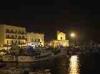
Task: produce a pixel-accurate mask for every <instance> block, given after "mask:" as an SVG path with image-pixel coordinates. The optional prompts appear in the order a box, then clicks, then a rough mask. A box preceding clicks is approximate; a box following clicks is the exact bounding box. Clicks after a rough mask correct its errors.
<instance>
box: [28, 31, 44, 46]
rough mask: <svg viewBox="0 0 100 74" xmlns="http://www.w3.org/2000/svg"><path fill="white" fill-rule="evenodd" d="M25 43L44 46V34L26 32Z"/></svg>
mask: <svg viewBox="0 0 100 74" xmlns="http://www.w3.org/2000/svg"><path fill="white" fill-rule="evenodd" d="M27 43H28V44H31V43H33V45H41V46H44V34H42V33H33V32H31V33H27Z"/></svg>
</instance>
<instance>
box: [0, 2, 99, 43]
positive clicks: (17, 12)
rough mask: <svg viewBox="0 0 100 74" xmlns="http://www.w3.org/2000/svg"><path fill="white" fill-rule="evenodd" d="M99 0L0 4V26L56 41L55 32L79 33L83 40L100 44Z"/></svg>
mask: <svg viewBox="0 0 100 74" xmlns="http://www.w3.org/2000/svg"><path fill="white" fill-rule="evenodd" d="M99 6H100V5H99V1H98V2H97V1H96V0H93V1H92V0H91V1H90V0H41V1H40V0H32V1H31V2H28V1H26V2H25V1H23V2H18V1H12V2H9V1H8V2H7V1H6V3H5V2H0V23H1V24H2V23H5V24H11V25H18V26H25V27H27V31H34V32H42V33H45V34H46V38H47V39H52V38H54V37H55V36H54V34H56V30H61V31H64V32H66V33H67V34H68V33H70V31H76V32H78V34H79V37H80V38H82V39H89V40H95V41H98V42H99V41H100V30H99V29H100V7H99Z"/></svg>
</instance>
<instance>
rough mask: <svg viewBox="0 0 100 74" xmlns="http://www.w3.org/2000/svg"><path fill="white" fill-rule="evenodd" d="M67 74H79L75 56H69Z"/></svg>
mask: <svg viewBox="0 0 100 74" xmlns="http://www.w3.org/2000/svg"><path fill="white" fill-rule="evenodd" d="M69 74H79V61H78V56H77V55H74V56H71V58H70V64H69Z"/></svg>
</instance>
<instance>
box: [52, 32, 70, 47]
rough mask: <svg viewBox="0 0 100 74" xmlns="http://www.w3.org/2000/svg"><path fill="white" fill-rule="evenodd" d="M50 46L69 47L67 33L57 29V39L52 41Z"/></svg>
mask: <svg viewBox="0 0 100 74" xmlns="http://www.w3.org/2000/svg"><path fill="white" fill-rule="evenodd" d="M50 46H53V47H59V46H62V47H68V46H69V40H67V39H66V34H65V33H63V32H60V31H57V40H52V41H50Z"/></svg>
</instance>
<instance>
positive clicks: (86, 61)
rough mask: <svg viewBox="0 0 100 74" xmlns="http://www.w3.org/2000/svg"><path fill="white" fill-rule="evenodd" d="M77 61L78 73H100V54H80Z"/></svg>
mask: <svg viewBox="0 0 100 74" xmlns="http://www.w3.org/2000/svg"><path fill="white" fill-rule="evenodd" d="M79 63H80V74H100V54H98V53H92V54H85V55H80V56H79Z"/></svg>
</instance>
